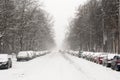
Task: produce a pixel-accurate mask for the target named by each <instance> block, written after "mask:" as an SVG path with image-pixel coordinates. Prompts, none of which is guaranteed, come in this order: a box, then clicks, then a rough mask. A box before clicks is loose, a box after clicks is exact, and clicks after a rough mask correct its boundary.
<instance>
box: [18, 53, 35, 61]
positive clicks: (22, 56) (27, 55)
mask: <svg viewBox="0 0 120 80" xmlns="http://www.w3.org/2000/svg"><path fill="white" fill-rule="evenodd" d="M34 57H35V55H34V52H33V51H20V52H19V53H18V55H17V61H21V60H26V61H28V60H30V59H32V58H34Z"/></svg>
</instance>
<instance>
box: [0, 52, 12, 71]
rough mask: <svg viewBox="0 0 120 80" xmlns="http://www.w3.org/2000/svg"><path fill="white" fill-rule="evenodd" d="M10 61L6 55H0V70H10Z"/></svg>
mask: <svg viewBox="0 0 120 80" xmlns="http://www.w3.org/2000/svg"><path fill="white" fill-rule="evenodd" d="M11 67H12V59H11V57H10V56H9V55H8V54H0V68H6V69H8V68H11Z"/></svg>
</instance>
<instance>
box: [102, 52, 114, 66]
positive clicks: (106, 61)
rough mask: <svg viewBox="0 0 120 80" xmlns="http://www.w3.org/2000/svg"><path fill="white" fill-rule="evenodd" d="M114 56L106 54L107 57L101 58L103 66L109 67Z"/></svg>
mask: <svg viewBox="0 0 120 80" xmlns="http://www.w3.org/2000/svg"><path fill="white" fill-rule="evenodd" d="M114 56H116V54H107V56H106V57H104V58H103V63H102V64H103V66H106V67H111V63H112V60H113V58H114Z"/></svg>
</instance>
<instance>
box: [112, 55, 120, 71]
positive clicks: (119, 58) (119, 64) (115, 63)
mask: <svg viewBox="0 0 120 80" xmlns="http://www.w3.org/2000/svg"><path fill="white" fill-rule="evenodd" d="M111 68H112V69H114V70H116V71H119V70H120V55H116V56H114V58H113V60H112V62H111Z"/></svg>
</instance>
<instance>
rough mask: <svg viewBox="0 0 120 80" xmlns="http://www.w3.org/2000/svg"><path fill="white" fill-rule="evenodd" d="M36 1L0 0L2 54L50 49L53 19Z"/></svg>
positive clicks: (0, 43)
mask: <svg viewBox="0 0 120 80" xmlns="http://www.w3.org/2000/svg"><path fill="white" fill-rule="evenodd" d="M38 1H39V0H38ZM38 1H37V0H36V1H35V0H0V52H1V53H11V52H18V51H20V50H44V49H50V48H51V47H53V45H54V40H53V36H52V35H53V31H52V28H51V27H52V26H53V22H52V17H50V15H49V14H48V13H47V12H45V11H44V10H42V8H41V7H42V6H41V4H40V3H38Z"/></svg>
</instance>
